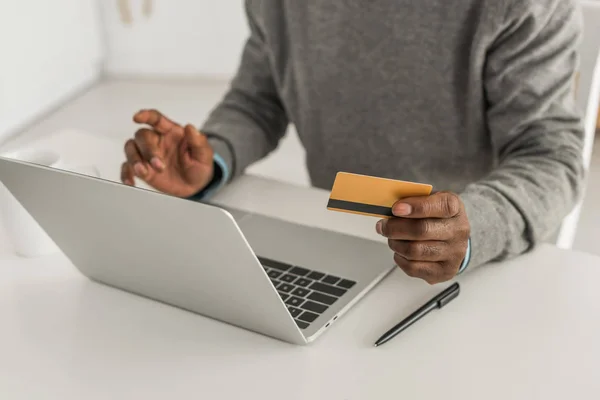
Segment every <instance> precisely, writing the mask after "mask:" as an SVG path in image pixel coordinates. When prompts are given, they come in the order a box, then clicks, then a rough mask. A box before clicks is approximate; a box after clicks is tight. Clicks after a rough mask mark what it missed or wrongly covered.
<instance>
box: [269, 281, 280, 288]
mask: <svg viewBox="0 0 600 400" xmlns="http://www.w3.org/2000/svg"><path fill="white" fill-rule="evenodd" d="M271 283H272V284H273V286H275V287H277V286H279V285H281V282H279V281H278V280H277V279H271Z"/></svg>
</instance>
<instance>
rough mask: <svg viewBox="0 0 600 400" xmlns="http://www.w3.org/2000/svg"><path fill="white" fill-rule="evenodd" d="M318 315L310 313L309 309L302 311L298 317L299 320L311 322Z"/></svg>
mask: <svg viewBox="0 0 600 400" xmlns="http://www.w3.org/2000/svg"><path fill="white" fill-rule="evenodd" d="M318 316H319V315H317V314H315V313H312V312H310V311H304V312H303V313H302V315H301V316H299V317H298V319H299V320H301V321H305V322H309V323H310V322H313V321H314V320H315V319H317V317H318Z"/></svg>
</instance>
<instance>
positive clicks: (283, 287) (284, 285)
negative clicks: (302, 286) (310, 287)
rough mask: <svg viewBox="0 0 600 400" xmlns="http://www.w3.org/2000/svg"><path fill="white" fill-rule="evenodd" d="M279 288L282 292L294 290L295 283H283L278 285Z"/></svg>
mask: <svg viewBox="0 0 600 400" xmlns="http://www.w3.org/2000/svg"><path fill="white" fill-rule="evenodd" d="M277 290H279V291H280V292H285V293H289V292H291V291H292V290H294V285H290V284H289V283H282V284H281V285H279V286H277ZM340 290H341V289H340Z"/></svg>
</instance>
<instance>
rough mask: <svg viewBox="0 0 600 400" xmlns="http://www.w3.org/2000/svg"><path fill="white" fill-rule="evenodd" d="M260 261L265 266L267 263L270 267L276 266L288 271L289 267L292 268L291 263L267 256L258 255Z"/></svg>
mask: <svg viewBox="0 0 600 400" xmlns="http://www.w3.org/2000/svg"><path fill="white" fill-rule="evenodd" d="M258 261H260V263H261V264H262V265H263V266H264V265H266V266H267V267H270V268H275V269H278V270H280V271H287V270H288V269H290V268H292V266H291V265H289V264H285V263H282V262H279V261H275V260H271V259H269V258H265V257H258Z"/></svg>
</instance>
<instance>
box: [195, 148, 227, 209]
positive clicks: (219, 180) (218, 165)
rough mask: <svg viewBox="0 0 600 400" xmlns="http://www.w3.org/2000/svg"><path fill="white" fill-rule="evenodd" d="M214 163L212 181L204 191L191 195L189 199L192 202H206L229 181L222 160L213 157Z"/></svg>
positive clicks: (225, 164)
mask: <svg viewBox="0 0 600 400" xmlns="http://www.w3.org/2000/svg"><path fill="white" fill-rule="evenodd" d="M213 162H214V173H213V178H212V180H211V181H210V182H209V183H208V185H206V187H205V188H204V189H202V190H201V191H200V192H198V193H196V194H195V195H193V196H192V197H191V198H190V199H192V200H207V199H209V198H210V197H211V196H213V195H214V194H215V193H216V192H217V191H218V190H219V189H221V188H222V187H223V186H225V184H226V183H227V181H228V180H229V168H228V167H227V163H226V162H225V160H223V158H222V157H221V156H220V155H218V154H216V153H215V154H214V155H213Z"/></svg>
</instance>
